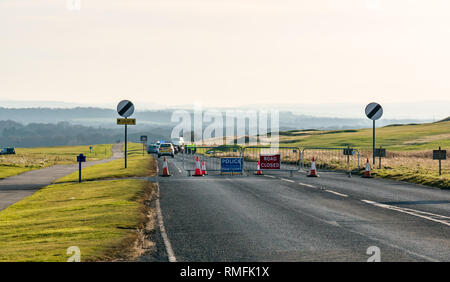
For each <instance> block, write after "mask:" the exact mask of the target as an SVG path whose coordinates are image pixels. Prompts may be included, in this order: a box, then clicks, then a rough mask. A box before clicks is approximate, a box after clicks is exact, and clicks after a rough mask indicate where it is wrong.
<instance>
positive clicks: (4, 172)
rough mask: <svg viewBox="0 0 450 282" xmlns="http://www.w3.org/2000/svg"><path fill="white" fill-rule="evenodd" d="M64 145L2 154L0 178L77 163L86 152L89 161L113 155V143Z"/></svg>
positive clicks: (21, 149) (18, 149) (24, 149)
mask: <svg viewBox="0 0 450 282" xmlns="http://www.w3.org/2000/svg"><path fill="white" fill-rule="evenodd" d="M89 147H90V146H62V147H42V148H16V154H15V155H1V156H0V179H3V178H6V177H10V176H13V175H17V174H20V173H23V172H26V171H29V170H33V169H40V168H44V167H48V166H52V165H56V164H71V163H76V156H77V155H79V154H81V153H82V154H84V155H86V156H87V160H88V161H92V160H100V159H107V158H110V157H111V156H112V152H111V149H112V145H111V144H106V145H93V146H92V147H93V150H92V152H90V150H89Z"/></svg>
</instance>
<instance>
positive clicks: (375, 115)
mask: <svg viewBox="0 0 450 282" xmlns="http://www.w3.org/2000/svg"><path fill="white" fill-rule="evenodd" d="M382 115H383V108H382V107H381V105H380V104H377V103H370V104H369V105H367V106H366V116H367V117H368V118H370V119H371V120H377V119H379V118H380V117H381V116H382Z"/></svg>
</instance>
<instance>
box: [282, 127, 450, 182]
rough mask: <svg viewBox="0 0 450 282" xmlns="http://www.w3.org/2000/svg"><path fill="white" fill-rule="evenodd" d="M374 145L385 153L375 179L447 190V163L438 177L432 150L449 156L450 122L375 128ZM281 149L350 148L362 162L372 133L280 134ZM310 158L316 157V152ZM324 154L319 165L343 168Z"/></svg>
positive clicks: (449, 172) (368, 154) (368, 153)
mask: <svg viewBox="0 0 450 282" xmlns="http://www.w3.org/2000/svg"><path fill="white" fill-rule="evenodd" d="M376 144H377V147H378V146H380V145H382V146H383V147H384V148H385V149H386V150H387V152H388V153H387V156H386V158H383V160H382V168H381V169H377V168H378V159H377V165H376V167H375V168H373V169H374V171H373V174H374V175H375V176H378V177H384V178H391V179H396V180H401V181H408V182H413V183H419V184H424V185H428V186H434V187H439V188H443V189H450V160H446V161H442V169H443V175H442V176H439V175H438V172H437V171H438V169H437V167H438V162H437V161H434V160H432V158H431V155H432V150H435V149H437V148H438V147H439V146H441V147H442V149H447V155H449V154H450V121H445V122H436V123H426V124H411V125H391V126H386V127H381V128H377V129H376ZM280 145H281V146H283V145H284V146H298V147H300V148H308V147H346V146H350V147H353V148H356V149H358V150H359V152H360V153H361V159H362V160H365V159H366V158H369V159H371V151H372V149H371V146H372V129H371V128H367V129H358V130H334V131H319V130H291V131H286V132H280ZM312 152H313V151H309V154H312ZM313 154H316V157H317V154H319V152H314V153H313ZM326 154H327V153H322V156H320V159H321V161H322V165H324V166H325V167H328V168H334V167H335V168H342V164H335V163H332V161H327V160H326ZM361 164H363V163H361Z"/></svg>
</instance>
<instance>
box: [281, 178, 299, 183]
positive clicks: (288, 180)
mask: <svg viewBox="0 0 450 282" xmlns="http://www.w3.org/2000/svg"><path fill="white" fill-rule="evenodd" d="M280 180H283V181H287V182H291V183H294V182H295V181H294V180H290V179H286V178H281V177H280Z"/></svg>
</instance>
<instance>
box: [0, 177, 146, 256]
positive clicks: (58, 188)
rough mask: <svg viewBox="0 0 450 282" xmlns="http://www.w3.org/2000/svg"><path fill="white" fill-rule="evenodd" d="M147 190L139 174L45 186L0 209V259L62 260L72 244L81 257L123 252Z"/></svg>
mask: <svg viewBox="0 0 450 282" xmlns="http://www.w3.org/2000/svg"><path fill="white" fill-rule="evenodd" d="M152 190H153V186H152V185H151V184H150V183H148V182H147V181H142V180H113V181H101V182H86V183H82V184H59V185H52V186H48V187H45V188H43V189H41V190H39V191H37V192H36V193H35V194H33V195H32V196H30V197H28V198H26V199H24V200H22V201H20V202H18V203H16V204H14V205H12V206H10V207H8V208H7V209H5V210H3V211H1V212H0V261H54V262H64V261H67V259H68V258H69V257H70V255H67V254H66V251H67V248H69V247H71V246H77V247H79V248H80V250H81V260H82V261H105V260H106V261H107V260H112V259H117V258H125V257H127V255H128V254H129V253H130V252H131V246H132V245H133V242H134V241H135V240H136V238H137V231H136V229H137V228H141V227H142V225H143V224H144V222H145V220H146V217H145V215H146V211H145V209H146V208H145V205H144V203H143V202H144V200H145V199H146V198H149V197H148V195H151V193H152ZM146 195H147V196H146Z"/></svg>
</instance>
